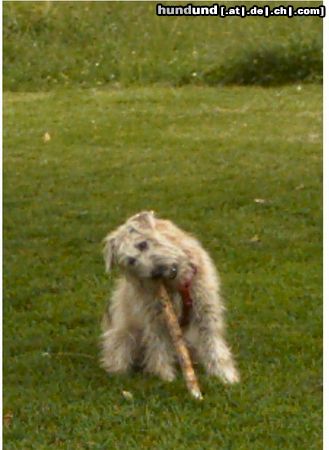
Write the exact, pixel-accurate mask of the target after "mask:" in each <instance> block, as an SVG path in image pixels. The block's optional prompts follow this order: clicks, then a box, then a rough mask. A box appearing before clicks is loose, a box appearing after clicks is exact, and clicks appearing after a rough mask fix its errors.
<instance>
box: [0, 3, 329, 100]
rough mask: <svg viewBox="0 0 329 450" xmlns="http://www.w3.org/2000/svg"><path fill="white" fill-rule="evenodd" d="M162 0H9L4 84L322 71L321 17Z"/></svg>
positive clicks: (278, 76)
mask: <svg viewBox="0 0 329 450" xmlns="http://www.w3.org/2000/svg"><path fill="white" fill-rule="evenodd" d="M258 3H259V5H261V4H262V3H261V2H258ZM289 3H290V2H282V1H279V2H272V1H271V6H272V7H274V6H275V5H277V6H278V5H282V4H285V5H287V4H289ZM293 3H294V6H295V7H297V6H310V5H311V6H314V2H313V3H312V2H295V1H294V2H293ZM178 4H179V3H178ZM180 4H181V3H180ZM184 4H185V3H184ZM225 4H226V5H229V4H230V3H229V2H225ZM231 4H232V5H235V6H236V2H235V3H234V2H233V3H232V2H231ZM247 5H248V7H250V6H252V5H251V3H250V2H249V3H247ZM155 7H156V2H133V3H131V2H33V1H32V2H27V3H26V2H5V3H4V7H3V9H4V20H3V27H4V32H3V35H4V67H5V71H4V86H5V88H6V89H8V90H13V91H26V90H28V91H31V90H33V91H39V90H40V89H43V90H47V89H50V88H53V87H57V86H61V85H66V86H74V85H79V86H84V87H94V86H103V85H106V84H116V83H119V84H120V85H124V86H130V85H145V84H153V83H161V84H166V85H168V84H169V85H172V86H179V85H184V84H190V83H193V84H202V85H205V84H210V85H213V84H261V85H275V84H284V83H287V82H298V81H301V80H307V81H313V82H315V81H317V82H321V81H322V20H321V19H319V18H317V17H294V18H292V19H291V18H287V17H271V18H267V19H265V18H259V17H249V18H245V19H240V18H238V17H233V18H225V19H221V18H217V17H200V18H198V17H158V16H156V13H155Z"/></svg>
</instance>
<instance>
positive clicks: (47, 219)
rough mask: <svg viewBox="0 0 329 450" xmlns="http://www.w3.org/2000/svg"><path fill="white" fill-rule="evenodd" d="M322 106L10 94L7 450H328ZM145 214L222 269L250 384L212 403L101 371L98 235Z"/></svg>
mask: <svg viewBox="0 0 329 450" xmlns="http://www.w3.org/2000/svg"><path fill="white" fill-rule="evenodd" d="M86 7H88V6H86ZM34 62H36V61H35V60H34ZM22 86H24V83H23V85H22ZM321 102H322V90H321V87H320V86H316V85H307V86H306V85H304V86H296V85H294V86H290V87H282V88H270V89H266V90H265V89H262V88H241V87H240V88H238V87H236V88H222V89H218V88H204V87H203V88H201V87H184V88H180V89H172V88H170V87H161V88H160V87H149V88H130V89H116V90H115V89H112V90H109V89H90V90H79V89H71V90H65V89H64V90H59V91H57V92H48V93H40V92H39V93H6V94H5V95H4V262H5V264H4V377H5V385H4V413H5V414H9V413H10V414H12V415H13V417H12V420H9V419H8V420H7V422H8V426H7V427H5V435H4V439H5V448H6V449H8V450H9V449H19V450H20V449H24V450H25V449H26V450H27V449H55V448H66V449H69V450H71V449H79V448H82V449H95V450H96V449H99V450H105V449H129V450H134V449H136V450H137V449H157V450H165V449H166V450H169V449H178V450H183V449H186V448H188V449H190V450H200V449H206V448H207V449H225V450H229V449H232V450H269V449H273V450H279V449H280V450H281V449H291V450H295V449H296V448H298V449H300V450H302V449H303V450H312V449H320V448H322V447H321V436H322V432H321V425H322V418H321V407H322V404H321V399H322V396H321V386H322V384H321V380H322V373H321V370H322V367H321V354H322V352H321V342H322V341H321V338H322V331H321V325H322V318H321V313H322V308H321V282H322V265H321V251H322V236H321V232H322V227H321V219H322V217H321V208H322V202H321V190H322V176H321V156H322V155H321V146H322V136H321V132H322V112H321ZM46 132H48V133H49V134H50V136H51V140H50V141H49V142H47V143H45V142H43V136H44V134H45V133H46ZM256 198H261V199H265V200H266V203H263V204H260V203H256V202H255V201H254V199H256ZM144 208H147V209H155V210H156V211H158V213H159V214H160V215H163V216H165V217H169V218H171V219H172V220H174V221H175V222H177V223H178V224H179V225H180V226H182V227H183V228H185V229H187V230H189V231H191V232H193V233H195V234H196V235H197V236H198V237H199V238H200V239H201V240H202V242H203V243H204V245H205V247H206V248H207V249H208V250H209V251H210V253H211V255H212V256H213V258H214V260H215V262H216V265H217V266H218V268H219V270H220V272H221V274H222V279H223V287H224V293H225V297H226V300H227V307H228V313H227V320H228V339H229V342H230V344H231V346H232V348H233V351H234V353H235V354H236V355H237V361H238V365H239V368H240V371H241V374H242V383H241V384H240V385H239V386H236V387H224V386H222V385H221V384H220V383H219V382H218V381H217V380H216V379H213V378H208V377H206V376H205V374H204V373H200V381H201V385H202V388H203V390H204V392H205V400H204V402H203V403H202V404H196V403H195V402H194V401H193V400H191V399H190V398H189V395H188V393H187V392H186V389H185V386H184V382H183V380H182V378H181V377H179V378H178V380H177V381H175V382H174V383H172V384H166V383H164V382H162V381H160V380H158V379H156V378H152V377H147V376H143V375H141V374H132V375H127V376H123V377H111V378H110V377H108V376H107V375H106V374H105V372H103V371H102V370H101V369H100V368H99V367H98V361H97V353H98V349H97V345H98V335H99V321H100V317H101V314H102V311H103V309H104V305H105V303H106V300H107V298H108V296H109V294H110V291H111V287H112V281H108V279H107V277H106V276H105V274H104V268H103V262H102V257H101V254H100V249H101V245H100V242H101V240H102V238H103V237H104V236H105V234H106V233H107V232H108V231H109V230H110V229H113V228H114V227H116V226H117V225H119V224H120V223H121V222H122V221H123V220H124V219H125V218H126V217H127V216H129V215H131V214H133V213H134V212H137V211H139V210H141V209H144ZM256 235H257V236H258V238H259V240H257V239H252V238H254V237H255V236H256ZM122 390H128V391H130V392H132V393H133V395H134V399H133V400H132V401H127V400H125V399H124V398H123V397H122V394H121V391H122Z"/></svg>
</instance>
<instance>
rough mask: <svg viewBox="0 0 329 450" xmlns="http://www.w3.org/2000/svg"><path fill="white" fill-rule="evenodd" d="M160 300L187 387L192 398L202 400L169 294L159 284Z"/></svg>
mask: <svg viewBox="0 0 329 450" xmlns="http://www.w3.org/2000/svg"><path fill="white" fill-rule="evenodd" d="M160 302H161V305H162V308H163V313H164V317H165V321H166V325H167V327H168V331H169V334H170V336H171V339H172V341H173V344H174V347H175V349H176V352H177V356H178V361H179V364H180V366H181V368H182V372H183V376H184V378H185V381H186V384H187V388H188V390H189V391H190V393H191V394H192V396H193V397H194V398H196V399H198V400H202V399H203V397H202V394H201V391H200V388H199V384H198V380H197V378H196V375H195V372H194V369H193V365H192V361H191V357H190V354H189V352H188V349H187V347H186V344H185V341H184V338H183V333H182V330H181V328H180V326H179V323H178V320H177V317H176V314H175V311H174V308H173V305H172V302H171V299H170V296H169V294H168V292H167V290H166V288H165V287H164V286H161V291H160Z"/></svg>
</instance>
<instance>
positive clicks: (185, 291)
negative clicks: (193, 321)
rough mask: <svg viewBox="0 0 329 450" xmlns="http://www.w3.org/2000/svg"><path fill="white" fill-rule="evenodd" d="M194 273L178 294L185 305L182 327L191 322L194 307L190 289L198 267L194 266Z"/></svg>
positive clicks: (181, 319) (182, 285)
mask: <svg viewBox="0 0 329 450" xmlns="http://www.w3.org/2000/svg"><path fill="white" fill-rule="evenodd" d="M192 271H193V272H192V275H191V276H190V277H189V278H188V279H187V280H185V281H184V282H183V283H182V284H181V286H180V287H179V289H178V292H179V293H180V295H181V297H182V303H183V305H182V306H183V308H182V316H181V318H180V321H179V323H180V326H181V327H185V326H187V325H188V324H189V322H190V313H191V309H192V306H193V300H192V297H191V293H190V289H191V285H192V281H193V278H194V276H195V275H196V273H197V268H196V266H194V265H193V266H192Z"/></svg>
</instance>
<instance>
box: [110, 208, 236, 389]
mask: <svg viewBox="0 0 329 450" xmlns="http://www.w3.org/2000/svg"><path fill="white" fill-rule="evenodd" d="M104 258H105V263H106V269H107V271H110V269H111V268H112V266H113V265H115V264H116V265H117V266H118V267H119V268H120V269H121V271H122V274H123V276H122V277H121V278H120V279H119V280H118V283H117V285H116V288H115V290H114V292H113V294H112V299H111V302H110V304H109V306H108V309H107V311H106V313H105V316H104V318H103V335H102V366H103V367H104V368H105V369H106V370H107V371H108V372H109V373H123V372H126V371H127V370H128V369H130V368H131V367H133V366H134V365H137V364H138V365H141V366H142V367H143V369H144V370H145V371H146V372H148V373H151V374H154V375H158V376H159V377H161V378H162V379H163V380H168V381H171V380H173V379H174V378H175V362H176V359H177V357H176V354H175V351H174V348H173V345H172V342H171V341H170V337H169V334H168V330H167V328H166V325H165V322H164V319H163V316H162V312H161V307H160V305H159V301H157V295H158V292H159V286H160V283H165V285H166V287H167V289H168V290H169V291H170V293H171V298H172V299H173V304H174V308H175V311H176V314H177V317H178V319H179V321H180V324H181V327H182V330H183V335H184V339H185V342H186V344H187V346H188V348H189V349H190V351H191V353H192V357H193V359H194V360H196V361H200V362H201V363H202V364H203V365H204V367H205V370H206V371H207V373H208V374H211V375H215V376H217V377H219V378H221V380H222V381H223V382H224V383H235V382H238V381H239V374H238V371H237V369H236V368H235V366H234V361H233V358H232V355H231V352H230V350H229V348H228V346H227V344H226V341H225V338H224V322H223V312H224V306H223V300H222V298H221V295H220V283H219V277H218V275H217V273H216V269H215V267H214V264H213V262H212V260H211V259H210V257H209V255H208V254H207V252H206V251H205V250H204V249H203V248H202V247H201V245H200V243H199V242H198V241H197V240H196V239H195V238H194V237H192V236H191V235H189V234H187V233H185V232H184V231H182V230H181V229H179V228H178V227H177V226H176V225H174V224H173V223H172V222H170V221H168V220H162V219H158V218H156V217H155V216H154V214H153V212H141V213H139V214H136V215H135V216H133V217H131V218H130V219H128V220H127V221H126V222H125V223H124V224H123V225H122V226H120V227H119V228H118V229H117V230H115V231H113V232H112V233H110V234H109V235H108V236H107V237H106V238H105V247H104Z"/></svg>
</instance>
